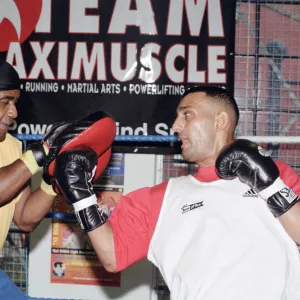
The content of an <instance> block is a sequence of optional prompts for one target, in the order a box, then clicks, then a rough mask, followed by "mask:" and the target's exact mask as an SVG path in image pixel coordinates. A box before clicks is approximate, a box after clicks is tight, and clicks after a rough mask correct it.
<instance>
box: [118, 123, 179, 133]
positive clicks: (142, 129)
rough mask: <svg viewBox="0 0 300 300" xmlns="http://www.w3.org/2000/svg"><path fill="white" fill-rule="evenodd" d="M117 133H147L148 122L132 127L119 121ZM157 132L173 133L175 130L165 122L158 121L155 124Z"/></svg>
mask: <svg viewBox="0 0 300 300" xmlns="http://www.w3.org/2000/svg"><path fill="white" fill-rule="evenodd" d="M116 129H117V131H116V134H117V135H147V134H148V124H147V123H143V124H142V126H139V127H136V128H132V127H130V126H120V123H119V122H116ZM155 132H156V133H157V134H160V135H173V134H174V131H173V130H172V128H169V127H168V125H167V124H165V123H158V124H156V126H155Z"/></svg>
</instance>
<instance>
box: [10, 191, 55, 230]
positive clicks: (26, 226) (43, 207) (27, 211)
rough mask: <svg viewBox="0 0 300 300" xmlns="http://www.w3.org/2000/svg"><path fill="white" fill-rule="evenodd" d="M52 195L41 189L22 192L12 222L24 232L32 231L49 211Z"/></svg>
mask: <svg viewBox="0 0 300 300" xmlns="http://www.w3.org/2000/svg"><path fill="white" fill-rule="evenodd" d="M54 198H55V197H54V196H53V195H49V194H47V193H46V192H45V191H43V190H42V189H38V190H36V191H35V192H31V190H30V188H29V187H26V189H25V190H24V191H23V192H22V194H21V197H20V200H19V201H18V203H17V205H16V209H15V213H14V222H15V223H16V225H17V226H18V227H19V228H20V229H22V230H24V231H29V232H30V231H32V230H34V228H35V227H36V226H37V225H38V223H39V222H40V221H41V219H43V218H44V216H45V215H46V214H47V212H48V211H49V209H50V207H51V206H52V204H53V200H54Z"/></svg>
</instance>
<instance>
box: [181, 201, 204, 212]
mask: <svg viewBox="0 0 300 300" xmlns="http://www.w3.org/2000/svg"><path fill="white" fill-rule="evenodd" d="M203 205H204V204H203V201H200V202H197V203H192V204H185V205H183V206H182V207H181V210H182V214H185V213H187V212H189V211H191V210H193V209H196V208H199V207H201V206H203Z"/></svg>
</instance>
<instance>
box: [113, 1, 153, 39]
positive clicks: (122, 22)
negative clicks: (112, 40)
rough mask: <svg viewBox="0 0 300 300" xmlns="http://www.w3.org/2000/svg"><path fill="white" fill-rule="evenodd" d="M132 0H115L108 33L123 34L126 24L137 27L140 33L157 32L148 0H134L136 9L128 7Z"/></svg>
mask: <svg viewBox="0 0 300 300" xmlns="http://www.w3.org/2000/svg"><path fill="white" fill-rule="evenodd" d="M131 1H132V0H117V1H116V3H115V8H114V10H113V14H112V18H111V22H110V25H109V29H108V33H109V34H124V33H125V32H126V29H127V26H136V27H139V29H140V33H141V34H152V35H155V34H157V29H156V24H155V19H154V12H153V9H152V5H151V1H150V0H135V4H136V9H135V10H133V9H130V4H131Z"/></svg>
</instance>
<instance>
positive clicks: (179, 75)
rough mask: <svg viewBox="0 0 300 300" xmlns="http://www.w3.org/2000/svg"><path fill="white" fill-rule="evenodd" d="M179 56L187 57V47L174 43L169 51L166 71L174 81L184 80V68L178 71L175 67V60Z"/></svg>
mask: <svg viewBox="0 0 300 300" xmlns="http://www.w3.org/2000/svg"><path fill="white" fill-rule="evenodd" d="M177 57H182V58H183V59H185V47H184V45H174V46H172V47H171V48H170V49H169V51H168V53H167V59H166V73H167V75H168V77H169V78H170V80H171V81H173V82H174V83H180V82H184V70H183V69H182V70H181V71H178V70H177V69H176V68H175V61H176V59H177Z"/></svg>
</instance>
